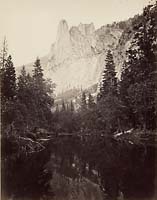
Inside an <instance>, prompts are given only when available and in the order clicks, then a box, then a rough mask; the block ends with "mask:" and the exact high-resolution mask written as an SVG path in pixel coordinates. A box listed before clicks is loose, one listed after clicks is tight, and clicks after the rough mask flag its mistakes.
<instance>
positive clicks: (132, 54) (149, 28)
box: [121, 4, 157, 129]
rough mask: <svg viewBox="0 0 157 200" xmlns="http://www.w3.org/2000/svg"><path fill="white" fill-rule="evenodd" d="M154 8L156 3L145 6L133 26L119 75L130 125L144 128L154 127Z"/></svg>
mask: <svg viewBox="0 0 157 200" xmlns="http://www.w3.org/2000/svg"><path fill="white" fill-rule="evenodd" d="M156 10H157V6H156V4H155V5H154V6H152V5H150V6H147V7H146V8H145V9H144V12H143V15H142V17H141V21H140V22H138V24H136V26H135V27H134V30H135V34H134V38H133V40H132V43H131V45H130V48H129V50H128V51H127V61H126V62H125V63H124V66H123V72H122V76H121V96H122V98H123V101H124V102H125V104H126V105H127V106H128V108H129V110H130V116H131V119H132V124H133V126H134V127H136V126H140V127H141V128H144V129H146V128H154V127H155V126H156V125H155V121H156V111H155V94H156V91H157V88H156V78H155V74H156V70H157V69H156V55H155V52H156V51H157V45H156V42H155V41H156V39H157V25H156V14H157V11H156Z"/></svg>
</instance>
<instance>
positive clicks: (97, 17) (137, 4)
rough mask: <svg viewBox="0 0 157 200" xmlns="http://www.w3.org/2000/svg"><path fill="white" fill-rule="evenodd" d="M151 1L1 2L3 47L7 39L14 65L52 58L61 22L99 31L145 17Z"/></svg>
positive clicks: (70, 0)
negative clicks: (135, 17)
mask: <svg viewBox="0 0 157 200" xmlns="http://www.w3.org/2000/svg"><path fill="white" fill-rule="evenodd" d="M148 2H149V0H0V44H1V43H2V41H3V38H4V36H6V38H7V41H8V48H9V53H10V54H11V55H12V57H13V62H14V65H17V66H19V65H23V64H27V63H29V62H32V61H34V60H35V59H36V57H37V56H39V57H41V56H44V55H46V54H48V52H49V50H50V46H51V44H52V43H53V42H55V38H56V33H57V26H58V23H59V21H60V20H61V19H65V20H66V21H67V22H68V25H69V27H71V26H72V25H74V26H77V25H78V24H79V23H80V22H82V23H91V22H93V23H94V25H95V27H96V28H99V27H100V26H102V25H105V24H107V23H112V22H113V21H120V20H124V19H127V18H129V17H133V16H134V15H135V14H138V13H141V12H142V9H143V7H144V6H145V5H147V4H148Z"/></svg>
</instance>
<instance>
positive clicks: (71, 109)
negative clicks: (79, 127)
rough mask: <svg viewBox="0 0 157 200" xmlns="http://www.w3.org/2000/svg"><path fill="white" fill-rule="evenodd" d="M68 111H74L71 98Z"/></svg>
mask: <svg viewBox="0 0 157 200" xmlns="http://www.w3.org/2000/svg"><path fill="white" fill-rule="evenodd" d="M70 111H71V112H74V111H75V108H74V104H73V101H72V100H71V101H70Z"/></svg>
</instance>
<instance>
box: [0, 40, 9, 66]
mask: <svg viewBox="0 0 157 200" xmlns="http://www.w3.org/2000/svg"><path fill="white" fill-rule="evenodd" d="M7 55H8V45H7V40H6V37H4V40H3V44H2V49H1V52H0V70H2V69H4V66H5V63H6V61H7Z"/></svg>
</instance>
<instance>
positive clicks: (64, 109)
mask: <svg viewBox="0 0 157 200" xmlns="http://www.w3.org/2000/svg"><path fill="white" fill-rule="evenodd" d="M62 111H63V112H64V111H66V107H65V102H64V100H62Z"/></svg>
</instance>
